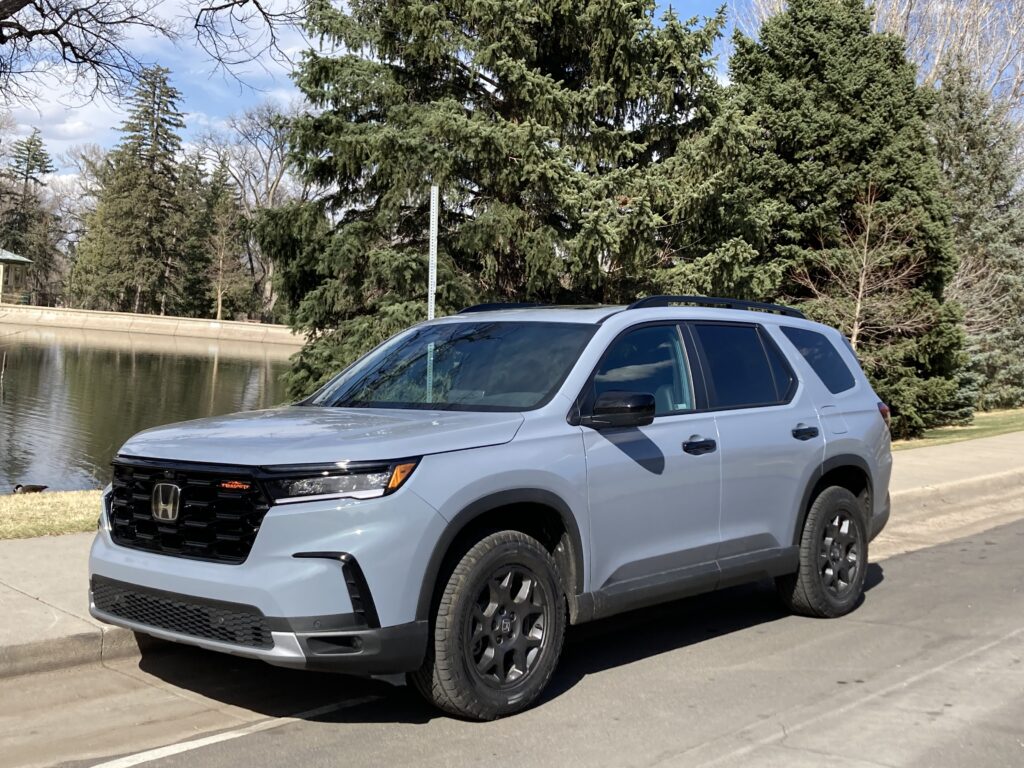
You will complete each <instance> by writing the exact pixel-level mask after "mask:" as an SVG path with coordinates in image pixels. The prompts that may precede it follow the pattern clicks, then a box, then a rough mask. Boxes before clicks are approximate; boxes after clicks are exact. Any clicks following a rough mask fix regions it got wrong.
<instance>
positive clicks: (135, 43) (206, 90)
mask: <svg viewBox="0 0 1024 768" xmlns="http://www.w3.org/2000/svg"><path fill="white" fill-rule="evenodd" d="M724 1H725V0H683V1H682V2H673V3H671V6H672V7H673V8H674V9H675V11H676V13H677V14H678V15H679V16H680V17H682V18H689V17H691V16H706V15H710V14H713V13H714V12H715V10H716V9H717V8H718V6H719V5H721V4H722V3H723V2H724ZM669 5H670V4H669V3H665V2H659V8H660V9H662V10H664V9H665V8H667V7H668V6H669ZM130 45H131V48H132V50H133V52H134V53H136V55H138V56H139V57H140V58H141V59H143V60H144V61H147V62H153V63H158V64H161V65H162V66H165V67H167V68H169V69H170V70H171V80H172V83H173V84H174V85H175V87H177V88H178V89H179V90H180V91H181V92H182V100H181V103H180V107H181V109H182V110H183V111H184V112H185V113H186V123H187V129H186V132H185V133H186V135H185V139H186V141H188V140H190V139H192V138H194V137H195V136H197V135H199V134H201V133H202V132H204V131H205V130H208V129H211V128H214V129H215V128H217V127H219V126H221V125H222V124H223V121H224V119H225V118H226V117H227V116H228V115H230V114H232V113H236V112H240V111H242V110H244V109H245V108H247V107H249V106H252V105H254V104H257V103H259V102H261V101H264V100H268V99H270V100H275V101H278V102H280V103H282V104H287V103H288V102H289V101H291V100H294V99H297V98H298V92H297V91H296V90H295V87H294V85H293V84H292V82H291V80H290V79H289V77H288V68H287V67H286V66H282V65H281V64H279V63H277V62H274V61H270V60H267V61H265V62H263V64H262V66H261V65H259V64H255V65H252V66H250V67H248V68H247V71H245V72H242V73H241V78H242V80H243V81H244V84H242V83H239V82H238V81H236V80H235V79H232V78H231V77H228V76H225V74H224V73H222V72H216V71H214V68H213V66H212V64H211V63H210V62H209V60H208V59H207V58H206V57H205V56H204V54H203V53H202V51H200V50H198V48H197V47H196V45H195V43H194V41H192V40H188V39H184V40H181V41H179V42H178V43H176V44H174V43H171V42H169V41H167V40H164V39H159V38H155V37H152V36H149V35H139V36H137V37H134V38H133V39H132V40H131V43H130ZM285 45H286V47H288V48H289V50H290V51H292V52H295V53H297V52H298V51H300V50H301V49H302V48H304V47H305V44H304V41H303V40H302V38H301V36H300V35H299V34H298V33H295V34H294V35H292V36H290V37H289V39H287V40H286V41H285ZM14 118H15V122H16V124H17V129H16V130H17V132H18V133H19V134H27V133H28V132H29V131H30V130H31V128H32V127H38V128H39V129H40V130H41V131H42V135H43V139H44V140H45V142H46V145H47V147H48V148H49V150H50V152H51V154H53V155H54V156H55V157H56V158H58V165H59V166H61V167H64V164H63V163H61V162H60V161H59V156H60V155H61V154H62V153H64V152H66V151H67V150H68V149H69V148H71V147H72V146H75V145H78V144H87V143H93V144H99V145H100V146H103V147H110V146H113V145H114V144H115V143H116V142H117V139H118V134H117V131H116V128H117V126H118V125H119V124H120V122H121V120H122V119H123V113H122V112H121V111H120V110H119V109H118V108H117V106H116V105H114V104H112V103H110V102H107V101H104V100H102V99H97V100H94V101H92V102H88V103H84V104H83V103H81V100H77V101H76V100H75V99H73V98H72V97H70V96H69V95H66V94H62V93H61V89H60V88H59V87H58V88H54V89H50V90H49V91H48V95H47V96H46V97H45V98H41V99H40V100H38V101H37V102H36V103H35V104H33V105H32V106H25V107H19V108H17V109H15V110H14Z"/></svg>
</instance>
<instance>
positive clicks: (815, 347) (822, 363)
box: [782, 326, 854, 395]
mask: <svg viewBox="0 0 1024 768" xmlns="http://www.w3.org/2000/svg"><path fill="white" fill-rule="evenodd" d="M782 332H783V333H784V334H786V338H787V339H789V340H790V341H791V342H793V346H794V347H796V348H797V349H798V350H799V351H800V354H801V355H803V356H804V360H806V361H807V363H808V365H810V366H811V368H813V369H814V372H815V373H816V374H818V378H819V379H821V382H822V384H824V385H825V386H826V387H828V391H829V392H831V393H832V394H833V395H835V394H838V393H840V392H845V391H846V390H848V389H852V388H853V385H854V378H853V374H852V373H850V369H849V367H848V366H847V365H846V363H845V362H844V361H843V358H842V357H841V356H840V354H839V352H838V351H837V350H836V348H835V347H834V346H833V345H832V342H831V341H829V340H828V338H827V337H826V336H825V335H824V334H821V333H818V332H817V331H809V330H807V329H806V328H791V327H786V326H783V327H782Z"/></svg>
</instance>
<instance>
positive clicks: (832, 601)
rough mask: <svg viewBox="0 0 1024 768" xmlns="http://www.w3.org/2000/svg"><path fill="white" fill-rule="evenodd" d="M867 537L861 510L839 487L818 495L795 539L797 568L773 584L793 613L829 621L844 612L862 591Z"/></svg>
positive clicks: (846, 491)
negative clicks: (798, 553) (798, 565)
mask: <svg viewBox="0 0 1024 768" xmlns="http://www.w3.org/2000/svg"><path fill="white" fill-rule="evenodd" d="M867 567H868V537H867V527H866V526H865V523H864V510H863V508H862V507H861V504H860V502H859V501H858V500H857V497H856V496H854V495H853V494H852V493H850V491H848V490H847V489H845V488H840V487H838V486H832V487H830V488H826V489H825V490H824V491H822V492H821V493H820V494H819V495H818V497H817V498H816V499H815V500H814V504H812V505H811V510H810V512H808V513H807V521H806V522H805V523H804V530H803V534H802V536H801V538H800V570H799V571H797V572H796V573H794V574H789V575H787V576H781V577H779V578H778V579H776V580H775V584H776V587H777V588H778V591H779V596H780V597H781V598H782V601H783V602H784V603H785V604H786V605H787V607H789V609H790V610H792V611H793V612H794V613H799V614H802V615H804V616H813V617H820V618H834V617H836V616H842V615H843V614H846V613H849V612H850V611H852V610H853V609H854V608H855V607H856V606H857V603H858V602H859V601H860V597H861V595H862V594H863V592H864V577H865V576H866V575H867Z"/></svg>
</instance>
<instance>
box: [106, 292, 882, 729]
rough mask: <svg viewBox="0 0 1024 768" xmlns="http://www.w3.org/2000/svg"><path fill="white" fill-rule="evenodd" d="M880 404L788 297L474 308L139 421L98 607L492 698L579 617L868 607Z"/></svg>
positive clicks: (314, 664) (532, 668)
mask: <svg viewBox="0 0 1024 768" xmlns="http://www.w3.org/2000/svg"><path fill="white" fill-rule="evenodd" d="M887 420H888V409H887V408H886V407H885V406H884V405H883V404H881V403H880V402H879V399H878V397H877V396H876V395H875V393H874V392H873V391H872V389H871V386H870V384H869V383H868V381H867V379H866V378H865V377H864V374H863V373H862V372H861V370H860V367H859V365H858V363H857V359H856V357H855V355H854V353H853V350H852V349H851V348H850V346H849V345H848V344H847V342H846V340H845V339H844V338H843V336H842V335H841V334H840V333H839V332H838V331H836V330H834V329H832V328H829V327H826V326H823V325H818V324H816V323H813V322H810V321H808V320H806V319H805V318H804V317H803V315H802V314H801V313H800V312H798V311H796V310H793V309H790V308H787V307H781V306H776V305H769V304H755V303H751V302H740V301H733V300H727V299H712V298H707V297H678V296H677V297H671V296H658V297H652V298H648V299H643V300H641V301H638V302H636V303H635V304H633V305H631V306H628V307H610V306H599V307H578V308H577V307H523V306H516V305H505V306H501V305H483V306H478V307H471V308H469V309H466V310H463V311H462V312H460V313H459V314H457V315H454V316H451V317H445V318H443V319H439V320H434V321H431V322H426V323H422V324H420V325H417V326H414V327H413V328H410V329H408V330H406V331H404V332H403V333H400V334H398V335H397V336H395V337H393V338H392V339H390V340H389V341H386V342H385V343H383V344H382V345H380V346H379V347H377V348H376V349H374V350H373V351H371V352H369V353H368V354H367V355H365V356H364V357H363V358H361V359H360V360H358V361H357V362H355V363H354V364H352V365H351V366H350V367H348V368H347V369H345V370H344V371H343V372H341V373H339V374H338V375H337V376H336V377H335V378H333V379H332V380H330V381H329V382H328V383H327V384H326V385H325V386H324V387H323V388H322V389H321V390H320V391H319V392H317V393H315V394H314V395H312V396H311V397H309V398H308V399H306V400H303V401H302V402H299V403H296V404H294V405H289V406H285V407H281V408H274V409H270V410H262V411H254V412H250V413H240V414H234V415H230V416H223V417H217V418H208V419H201V420H198V421H191V422H187V423H183V424H177V425H171V426H166V427H160V428H157V429H151V430H147V431H145V432H142V433H140V434H138V435H136V436H134V437H132V438H131V439H130V440H128V442H127V443H125V445H124V446H123V447H122V448H121V450H120V452H119V453H118V455H117V456H116V458H115V459H114V462H113V482H112V483H111V485H110V486H109V487H108V488H107V489H106V491H105V493H104V497H103V513H102V515H101V519H100V530H99V532H98V534H97V536H96V541H95V544H94V545H93V548H92V555H91V560H90V581H91V583H90V589H91V612H92V615H93V616H95V617H96V618H97V619H99V620H101V621H104V622H108V623H110V624H116V625H119V626H122V627H127V628H129V629H132V630H135V631H137V632H140V633H145V634H148V635H152V636H155V637H158V638H163V639H166V640H172V641H177V642H180V643H188V644H191V645H196V646H200V647H202V648H208V649H211V650H215V651H222V652H225V653H232V654H237V655H239V656H247V657H251V658H255V659H262V660H264V661H267V662H269V663H271V664H277V665H281V666H286V667H295V668H301V669H312V670H334V671H339V672H346V673H355V674H363V675H393V674H395V673H408V676H409V679H410V681H411V683H412V684H413V685H414V686H415V687H416V688H417V689H418V690H419V691H420V692H421V693H422V694H423V695H424V696H425V697H426V698H427V699H428V700H430V701H431V702H433V703H434V704H436V705H437V706H439V707H440V708H442V709H443V710H445V711H447V712H449V713H453V714H455V715H458V716H462V717H466V718H471V719H480V720H486V719H492V718H496V717H500V716H502V715H508V714H511V713H514V712H517V711H519V710H522V709H524V708H525V707H527V706H529V705H530V703H531V702H533V701H534V700H535V699H536V698H537V696H538V695H539V694H540V693H541V691H543V689H544V687H545V686H546V685H547V683H548V681H549V680H550V679H551V676H552V674H553V672H554V670H555V666H556V664H557V663H558V658H559V655H560V653H561V651H562V640H563V636H564V634H565V630H566V626H567V625H569V624H580V623H582V622H587V621H591V620H593V619H597V618H601V617H605V616H610V615H612V614H616V613H620V612H622V611H628V610H632V609H635V608H639V607H642V606H647V605H652V604H655V603H661V602H665V601H669V600H675V599H677V598H680V597H684V596H687V595H693V594H696V593H700V592H707V591H710V590H715V589H721V588H723V587H728V586H730V585H734V584H739V583H742V582H748V581H753V580H759V579H763V578H773V579H774V580H775V583H776V585H777V587H778V591H779V593H780V595H781V597H782V600H783V601H784V602H785V603H786V604H787V605H788V606H789V607H790V608H791V609H792V610H793V611H795V612H797V613H800V614H804V615H807V616H819V617H834V616H840V615H842V614H845V613H847V612H848V611H850V610H852V609H853V608H854V607H855V606H856V605H857V604H858V602H859V600H860V598H861V594H862V591H863V587H864V577H865V573H866V568H867V564H868V542H870V541H871V539H873V538H874V537H875V536H876V535H877V534H878V532H879V531H880V530H881V529H882V527H883V526H884V525H885V523H886V521H887V519H888V516H889V496H888V484H889V475H890V469H891V454H890V445H889V430H888V424H887Z"/></svg>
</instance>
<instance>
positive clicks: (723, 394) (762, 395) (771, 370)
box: [693, 323, 795, 408]
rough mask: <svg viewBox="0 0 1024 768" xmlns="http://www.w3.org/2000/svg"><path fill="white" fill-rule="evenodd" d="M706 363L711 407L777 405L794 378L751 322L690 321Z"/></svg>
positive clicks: (782, 399) (784, 396)
mask: <svg viewBox="0 0 1024 768" xmlns="http://www.w3.org/2000/svg"><path fill="white" fill-rule="evenodd" d="M693 330H694V333H695V334H696V336H697V339H698V341H699V342H700V345H701V348H702V350H703V352H704V360H705V361H706V363H707V378H708V389H709V392H708V397H709V399H710V401H711V402H710V405H711V407H712V408H744V407H746V408H749V407H753V406H758V405H777V404H779V403H783V402H786V401H787V400H788V399H789V396H790V392H791V391H792V389H793V385H794V383H795V380H794V378H793V372H792V371H791V370H790V368H789V366H788V365H787V364H786V361H785V360H784V359H783V358H782V355H781V353H780V352H779V351H778V350H777V349H776V348H775V346H774V345H773V344H771V342H770V341H766V340H764V339H762V336H761V333H760V332H759V331H758V329H757V327H756V326H753V325H723V324H718V323H716V324H710V323H708V324H705V323H694V325H693Z"/></svg>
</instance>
